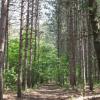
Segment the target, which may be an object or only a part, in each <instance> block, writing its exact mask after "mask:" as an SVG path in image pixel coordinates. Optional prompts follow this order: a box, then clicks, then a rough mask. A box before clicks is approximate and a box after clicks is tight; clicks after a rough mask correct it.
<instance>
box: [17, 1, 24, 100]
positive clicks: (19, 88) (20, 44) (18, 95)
mask: <svg viewBox="0 0 100 100" xmlns="http://www.w3.org/2000/svg"><path fill="white" fill-rule="evenodd" d="M23 11H24V0H22V1H21V19H20V40H19V41H20V42H19V65H18V79H17V81H18V83H17V97H18V98H21V90H22V48H23V37H22V31H23Z"/></svg>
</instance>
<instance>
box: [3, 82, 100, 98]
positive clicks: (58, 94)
mask: <svg viewBox="0 0 100 100" xmlns="http://www.w3.org/2000/svg"><path fill="white" fill-rule="evenodd" d="M99 93H100V89H97V90H96V92H88V93H87V94H85V95H86V96H84V97H83V96H82V95H81V93H80V92H79V91H77V90H68V91H66V90H64V89H62V88H60V87H58V86H56V85H54V84H47V85H44V86H42V87H40V88H39V89H35V90H28V91H27V92H24V93H23V95H22V98H21V99H18V98H17V97H16V94H15V93H12V92H8V93H7V94H4V100H100V94H99Z"/></svg>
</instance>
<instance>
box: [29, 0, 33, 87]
mask: <svg viewBox="0 0 100 100" xmlns="http://www.w3.org/2000/svg"><path fill="white" fill-rule="evenodd" d="M31 10H32V13H31V32H30V65H29V87H32V64H33V63H32V61H33V46H32V43H33V18H34V0H32V9H31Z"/></svg>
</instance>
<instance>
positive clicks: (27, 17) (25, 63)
mask: <svg viewBox="0 0 100 100" xmlns="http://www.w3.org/2000/svg"><path fill="white" fill-rule="evenodd" d="M29 1H30V0H28V1H27V3H28V4H27V16H26V34H25V35H26V37H25V57H24V89H25V90H26V89H27V75H28V74H27V71H28V40H29V39H28V36H29V4H30V2H29Z"/></svg>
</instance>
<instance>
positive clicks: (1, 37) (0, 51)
mask: <svg viewBox="0 0 100 100" xmlns="http://www.w3.org/2000/svg"><path fill="white" fill-rule="evenodd" d="M1 4H2V7H1V18H0V100H3V75H2V69H3V66H4V46H5V29H6V21H7V20H6V19H7V0H2V2H1Z"/></svg>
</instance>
